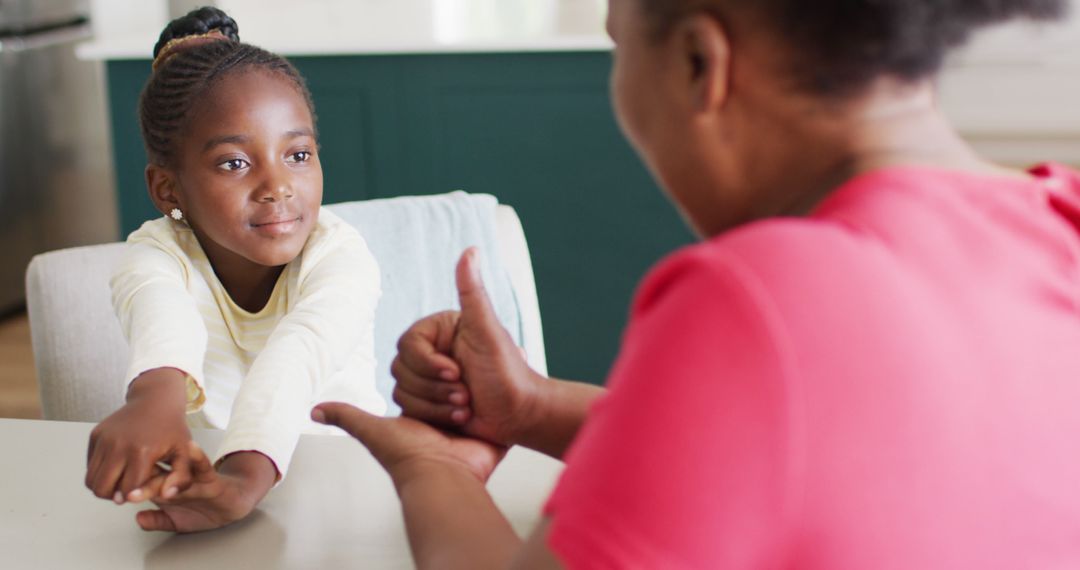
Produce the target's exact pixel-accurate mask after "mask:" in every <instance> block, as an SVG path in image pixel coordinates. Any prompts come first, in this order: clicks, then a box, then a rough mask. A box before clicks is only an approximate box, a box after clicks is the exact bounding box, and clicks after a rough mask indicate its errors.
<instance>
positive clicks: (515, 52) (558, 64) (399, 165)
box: [0, 0, 1080, 417]
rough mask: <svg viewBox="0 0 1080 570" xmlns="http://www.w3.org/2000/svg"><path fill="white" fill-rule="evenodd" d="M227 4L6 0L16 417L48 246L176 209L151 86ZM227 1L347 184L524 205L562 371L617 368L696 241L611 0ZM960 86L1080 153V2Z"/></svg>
mask: <svg viewBox="0 0 1080 570" xmlns="http://www.w3.org/2000/svg"><path fill="white" fill-rule="evenodd" d="M206 3H207V2H189V1H172V2H165V1H161V0H158V1H131V0H128V1H121V0H92V1H86V0H83V1H79V0H0V242H2V243H4V247H3V248H0V416H8V417H36V416H37V414H38V413H39V411H38V407H37V395H36V384H35V382H34V378H33V365H32V355H31V353H30V344H29V333H28V329H27V325H26V319H25V315H24V313H23V312H22V300H23V289H22V287H23V275H24V272H25V268H26V263H27V262H28V261H29V258H30V257H31V256H32V255H33V254H35V253H38V252H41V251H47V250H50V249H56V248H61V247H69V246H74V245H83V244H92V243H101V242H107V241H114V240H118V239H121V237H122V236H123V235H126V233H127V232H129V231H131V230H132V229H134V228H135V227H137V226H138V224H139V223H141V222H142V221H143V220H145V219H147V218H148V217H149V216H152V215H156V213H155V212H153V210H152V209H150V206H149V201H148V200H147V199H146V198H145V190H144V189H143V186H142V167H143V165H144V164H145V157H144V155H143V151H142V146H141V143H140V142H139V139H138V130H137V123H136V121H135V111H134V104H135V100H136V98H137V96H138V92H139V89H140V88H141V86H142V84H143V82H144V81H145V80H146V76H147V74H148V73H149V62H150V50H151V48H152V46H153V44H154V41H155V39H156V36H157V34H158V33H159V32H160V30H161V28H162V27H163V26H164V24H165V22H167V21H168V19H169V18H170V17H172V16H175V15H179V14H183V13H186V12H187V11H188V10H189V9H191V8H193V7H196V6H199V5H203V4H206ZM1076 3H1077V5H1078V8H1077V9H1076V10H1080V0H1076ZM214 4H215V5H217V6H219V7H221V8H222V9H224V10H226V11H227V12H229V13H230V14H231V15H232V16H233V17H234V18H235V19H236V20H237V21H238V22H239V24H240V34H241V38H242V39H244V40H245V41H248V42H251V43H254V44H256V45H260V46H262V47H265V48H268V49H270V50H273V51H277V52H280V53H282V54H285V55H287V56H289V57H290V58H291V59H293V61H294V62H296V64H297V65H298V67H299V68H300V69H301V71H302V72H303V73H304V74H305V75H306V76H307V78H308V80H309V83H310V84H311V88H312V91H313V94H314V96H315V100H316V105H317V108H318V110H319V115H320V121H321V122H320V130H321V131H322V132H321V134H322V137H323V141H322V142H323V146H324V149H325V150H324V152H323V160H324V163H325V168H326V188H327V190H326V201H327V202H335V201H344V200H355V199H364V198H375V197H383V196H393V195H402V194H430V193H440V192H446V191H449V190H452V189H456V188H463V189H466V190H469V191H473V192H488V193H492V194H495V195H496V196H498V197H499V198H500V200H501V201H503V202H505V203H508V204H510V205H512V206H514V207H515V208H516V209H517V210H518V212H519V215H520V216H521V218H522V222H523V225H524V227H525V233H526V236H527V237H528V239H529V245H530V248H531V250H532V255H533V263H534V269H535V271H536V279H537V287H538V293H539V297H540V305H541V311H542V315H543V319H544V330H545V340H546V343H547V350H548V363H549V367H550V369H551V372H552V374H553V375H555V376H562V377H571V378H579V379H584V380H589V381H593V382H600V381H602V379H603V377H604V374H605V373H606V370H607V367H608V366H609V364H610V361H611V358H612V357H613V356H614V353H615V349H616V346H617V343H618V336H619V332H620V330H621V327H622V324H623V322H624V318H625V313H626V308H627V304H628V303H629V299H630V295H631V294H632V288H633V284H634V283H636V282H637V281H638V279H639V277H640V276H641V274H642V273H643V272H644V271H645V270H646V269H647V267H648V266H649V265H650V264H651V263H653V262H654V261H655V260H656V259H657V258H658V257H659V256H660V255H662V254H663V253H664V252H665V251H668V250H670V249H671V248H673V247H676V246H678V245H680V244H683V243H687V242H688V241H689V240H690V236H689V234H688V233H687V232H686V231H685V230H684V229H683V228H682V225H681V222H680V221H679V220H678V218H677V216H676V215H675V214H674V212H672V211H671V210H670V208H669V207H667V206H666V205H665V204H664V201H663V198H662V197H661V196H660V195H659V192H658V190H657V189H656V188H655V185H654V184H653V183H652V181H651V180H650V179H649V177H648V175H647V173H646V172H645V171H644V170H643V169H642V168H641V166H640V165H638V163H637V161H636V159H635V157H634V156H633V153H632V152H631V151H630V149H629V148H628V147H627V146H626V144H625V143H624V142H623V141H622V139H621V137H620V136H619V133H618V130H617V128H616V126H615V124H614V121H613V119H612V117H611V111H610V106H609V104H608V102H607V86H606V80H607V67H608V65H609V61H610V59H609V57H610V56H609V53H608V52H609V50H610V41H609V40H608V39H607V38H606V36H605V35H604V32H603V19H604V14H605V11H606V0H350V1H346V0H308V1H306V2H284V1H281V0H218V1H217V2H214ZM941 93H942V95H941V102H942V106H943V108H944V109H945V110H946V112H947V113H948V114H949V115H950V116H952V118H953V119H954V121H955V122H956V123H957V125H958V126H959V127H960V129H961V131H962V133H963V134H964V135H965V137H967V138H968V139H969V140H970V141H972V143H974V144H975V145H976V147H978V148H979V149H980V150H981V151H982V152H984V153H985V154H987V155H988V156H990V157H992V158H995V159H997V160H999V161H1001V162H1004V163H1008V164H1013V165H1025V164H1030V163H1032V162H1035V161H1040V160H1056V161H1061V162H1065V163H1070V164H1073V165H1080V103H1078V102H1080V18H1078V17H1073V18H1072V19H1071V20H1069V21H1068V22H1066V23H1064V24H1057V25H1053V26H1038V25H1031V24H1016V25H1011V26H1008V27H1004V28H999V29H995V30H991V31H989V32H986V33H984V34H982V35H981V36H980V37H979V38H978V39H977V41H976V42H975V43H973V44H972V45H971V47H970V48H968V49H965V50H964V51H963V52H961V53H959V54H958V55H957V56H956V57H954V58H953V59H952V61H950V63H949V65H948V67H947V70H946V72H945V73H944V75H943V78H942V91H941ZM612 276H617V277H615V278H614V279H613V278H612Z"/></svg>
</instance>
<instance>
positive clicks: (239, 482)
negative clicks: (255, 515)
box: [135, 441, 277, 533]
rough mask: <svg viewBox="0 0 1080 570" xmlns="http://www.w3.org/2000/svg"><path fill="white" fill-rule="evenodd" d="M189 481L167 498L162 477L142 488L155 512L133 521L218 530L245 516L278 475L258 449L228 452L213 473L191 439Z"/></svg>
mask: <svg viewBox="0 0 1080 570" xmlns="http://www.w3.org/2000/svg"><path fill="white" fill-rule="evenodd" d="M188 453H189V455H190V457H191V467H192V484H191V486H190V487H189V488H188V489H187V490H186V491H184V492H182V493H178V494H174V495H170V496H169V497H168V498H166V496H165V495H166V494H167V493H164V492H163V488H162V487H163V484H164V479H165V478H164V476H159V477H156V478H154V480H153V481H152V482H151V483H150V485H148V486H147V490H146V492H147V496H149V497H151V500H152V501H153V503H154V504H155V505H157V507H158V509H157V510H146V511H141V512H139V513H138V514H137V515H136V516H135V521H136V522H137V523H138V524H139V526H140V527H141V528H142V529H143V530H147V531H151V530H162V531H168V532H180V533H187V532H199V531H204V530H212V529H215V528H221V527H223V526H226V525H228V524H231V523H234V522H236V521H238V520H240V519H243V518H244V517H246V516H248V515H249V514H250V513H251V511H253V510H254V509H255V506H256V505H258V504H259V501H261V500H262V498H263V497H264V496H265V495H266V493H267V491H269V490H270V487H272V486H273V484H274V481H275V479H276V478H277V469H276V468H275V467H274V465H273V462H272V461H270V459H268V458H267V457H266V456H264V455H262V454H261V453H257V452H240V453H234V454H232V455H229V456H228V457H226V458H225V460H224V461H222V462H221V466H220V467H219V470H217V471H215V470H214V467H213V466H212V465H211V464H210V459H209V458H207V456H206V454H205V453H204V452H203V451H202V449H201V448H200V447H199V446H198V445H197V444H196V443H195V442H194V441H192V442H190V444H189V448H188Z"/></svg>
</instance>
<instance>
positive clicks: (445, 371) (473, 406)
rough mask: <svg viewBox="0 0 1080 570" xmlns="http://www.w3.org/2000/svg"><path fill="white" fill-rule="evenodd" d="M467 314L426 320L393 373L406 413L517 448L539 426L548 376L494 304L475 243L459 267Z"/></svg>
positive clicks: (406, 338)
mask: <svg viewBox="0 0 1080 570" xmlns="http://www.w3.org/2000/svg"><path fill="white" fill-rule="evenodd" d="M457 288H458V296H459V298H460V301H461V312H460V313H458V312H453V311H447V312H442V313H437V314H435V315H431V316H429V317H427V318H424V319H421V320H420V321H418V322H416V324H414V325H413V326H412V327H410V328H409V329H408V330H407V331H405V333H404V334H403V335H402V336H401V339H400V340H399V341H398V351H399V352H398V355H397V357H396V358H394V362H393V363H392V364H391V367H390V371H391V373H392V374H393V376H394V378H395V379H396V380H397V384H396V386H395V387H394V401H395V402H397V403H398V405H400V406H401V409H402V415H404V416H408V417H412V418H417V419H420V420H423V421H425V422H428V423H432V424H435V425H439V426H444V427H448V428H458V429H460V430H461V431H462V432H463V433H466V434H468V435H471V436H473V437H478V438H481V439H485V440H487V441H492V442H495V443H498V444H500V445H504V446H509V445H513V444H515V443H517V442H518V441H519V439H520V438H521V437H522V435H523V434H527V433H528V432H530V431H531V430H533V429H534V424H536V423H537V422H538V419H537V418H539V417H540V416H541V415H542V414H543V410H541V408H542V397H541V393H542V388H543V387H544V384H545V383H546V379H545V378H543V377H541V376H540V375H538V374H537V373H535V372H534V371H533V370H532V369H530V368H529V365H528V363H527V362H526V361H525V357H524V355H523V354H522V352H521V350H520V349H519V348H518V347H517V345H515V344H514V341H513V339H511V338H510V335H509V333H507V332H506V329H504V328H503V327H502V325H501V324H500V323H499V320H498V318H497V317H496V316H495V310H494V309H493V308H492V307H491V302H490V301H489V300H488V297H487V293H486V291H485V290H484V284H483V281H481V279H480V268H479V261H478V259H477V254H476V250H475V248H470V249H468V250H466V251H465V253H464V254H462V256H461V259H460V260H459V261H458V265H457Z"/></svg>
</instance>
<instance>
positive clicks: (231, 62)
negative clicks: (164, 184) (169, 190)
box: [139, 7, 315, 165]
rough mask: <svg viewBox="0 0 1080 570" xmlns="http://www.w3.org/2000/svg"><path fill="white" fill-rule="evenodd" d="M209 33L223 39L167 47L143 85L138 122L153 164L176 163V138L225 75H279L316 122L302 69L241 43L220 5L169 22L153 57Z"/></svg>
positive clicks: (236, 28) (155, 47)
mask: <svg viewBox="0 0 1080 570" xmlns="http://www.w3.org/2000/svg"><path fill="white" fill-rule="evenodd" d="M211 31H216V32H217V33H219V34H221V36H224V38H223V39H220V40H217V41H209V42H195V41H190V43H186V42H185V43H181V44H179V45H177V46H175V47H174V48H172V49H167V50H166V54H165V55H164V56H163V57H165V59H164V61H161V62H158V63H157V64H156V66H155V67H156V69H155V70H154V71H153V73H152V74H151V75H150V79H149V80H147V82H146V86H145V87H143V91H142V95H141V96H140V97H139V126H140V127H141V129H142V136H143V144H144V145H145V146H146V154H147V158H149V160H150V161H151V162H153V163H155V164H159V165H171V164H173V160H174V159H175V152H176V139H177V136H178V135H179V134H181V133H182V131H183V129H184V128H185V127H186V126H187V123H186V121H187V120H188V119H189V118H190V116H191V111H192V109H193V108H194V107H195V105H196V103H198V102H199V101H200V100H201V99H202V97H204V96H205V95H206V94H207V93H208V92H209V91H210V89H211V87H213V86H214V85H215V84H216V83H217V82H219V81H221V79H222V78H224V77H227V76H228V75H229V74H231V73H237V72H239V71H241V70H247V69H251V68H258V69H263V70H266V71H270V72H273V73H279V74H281V76H282V77H284V78H286V79H288V80H289V81H291V82H292V83H293V84H294V85H295V86H296V89H297V91H298V92H299V93H300V94H301V96H303V98H304V101H305V102H306V103H307V106H308V109H309V110H310V111H311V117H312V120H313V121H314V119H315V106H314V104H313V103H312V100H311V93H310V92H309V91H308V88H307V84H306V83H305V82H304V78H303V77H302V76H301V75H300V72H298V71H297V70H296V68H295V67H293V65H292V64H291V63H289V62H288V60H286V59H285V58H283V57H281V56H279V55H277V54H274V53H270V52H268V51H266V50H264V49H261V48H258V47H255V46H252V45H248V44H245V43H241V42H240V36H239V31H238V26H237V24H236V22H235V21H234V20H233V19H232V18H230V17H229V16H228V15H227V14H225V12H222V11H221V10H219V9H217V8H212V7H206V8H199V9H198V10H193V11H192V12H190V13H189V14H187V15H186V16H183V17H180V18H177V19H175V20H173V21H172V22H169V25H168V26H166V27H165V30H164V31H162V32H161V37H160V38H159V39H158V42H157V45H155V46H154V58H155V60H157V58H158V54H159V53H160V52H161V51H162V49H163V48H166V45H168V44H169V42H170V41H171V40H177V39H180V38H184V37H188V36H197V35H202V34H206V33H208V32H211Z"/></svg>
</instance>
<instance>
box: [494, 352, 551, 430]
mask: <svg viewBox="0 0 1080 570" xmlns="http://www.w3.org/2000/svg"><path fill="white" fill-rule="evenodd" d="M528 373H529V379H528V390H527V394H528V395H527V396H526V397H525V402H524V405H522V407H521V410H520V412H519V414H518V417H519V420H518V421H517V422H514V423H513V429H512V431H511V432H510V433H508V434H506V435H507V438H506V442H505V445H506V446H507V447H512V446H514V445H525V444H526V442H528V441H529V440H530V439H532V438H533V437H534V435H535V434H536V432H537V430H543V429H544V426H545V425H546V423H547V421H548V420H547V418H548V417H549V416H550V415H551V409H550V408H551V406H552V402H553V400H554V399H555V398H554V396H553V394H552V388H553V387H554V384H555V382H557V381H556V380H553V379H551V378H548V377H546V376H543V375H541V374H538V373H537V372H535V371H533V370H532V369H531V368H529V369H528Z"/></svg>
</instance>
